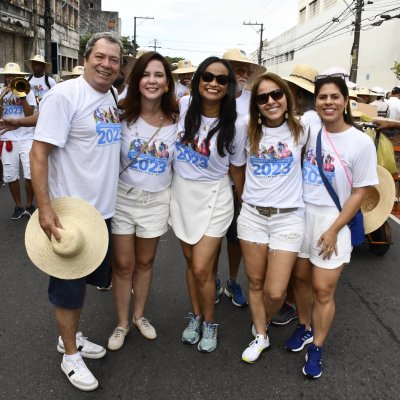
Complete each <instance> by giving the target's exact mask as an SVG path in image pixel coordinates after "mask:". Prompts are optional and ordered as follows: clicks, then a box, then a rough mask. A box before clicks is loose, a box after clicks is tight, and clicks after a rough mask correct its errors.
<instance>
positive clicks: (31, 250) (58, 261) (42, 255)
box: [25, 197, 108, 279]
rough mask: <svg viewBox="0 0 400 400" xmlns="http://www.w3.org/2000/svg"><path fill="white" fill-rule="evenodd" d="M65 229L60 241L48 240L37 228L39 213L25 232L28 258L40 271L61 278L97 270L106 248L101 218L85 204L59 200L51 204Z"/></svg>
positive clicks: (66, 198)
mask: <svg viewBox="0 0 400 400" xmlns="http://www.w3.org/2000/svg"><path fill="white" fill-rule="evenodd" d="M51 205H52V207H53V209H54V211H55V212H56V214H57V215H58V218H59V220H60V222H61V225H62V226H63V228H64V229H61V230H60V234H61V241H60V242H57V241H56V240H55V239H54V237H53V236H52V238H51V241H50V240H49V239H48V237H47V236H46V234H45V233H44V232H43V230H42V228H41V227H40V225H39V212H38V210H36V211H35V212H34V213H33V214H32V217H31V218H30V220H29V222H28V225H27V227H26V231H25V247H26V251H27V253H28V256H29V258H30V259H31V261H32V262H33V264H35V265H36V267H38V268H39V269H40V270H42V271H43V272H45V273H46V274H48V275H51V276H54V277H56V278H60V279H78V278H82V277H84V276H87V275H89V274H90V273H91V272H93V271H94V270H95V269H97V268H98V267H99V265H100V264H101V262H102V261H103V259H104V257H105V255H106V253H107V248H108V231H107V226H106V223H105V222H104V219H103V217H102V215H101V214H100V213H99V212H98V211H97V210H96V208H94V207H93V206H92V205H90V204H89V203H87V202H86V201H83V200H79V199H75V198H72V197H60V198H58V199H55V200H53V201H52V202H51Z"/></svg>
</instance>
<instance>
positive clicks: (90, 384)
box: [61, 357, 99, 392]
mask: <svg viewBox="0 0 400 400" xmlns="http://www.w3.org/2000/svg"><path fill="white" fill-rule="evenodd" d="M61 369H62V370H63V372H64V374H65V375H67V378H68V379H69V381H70V382H71V383H72V385H74V386H75V387H76V388H78V389H80V390H84V391H86V392H88V391H90V390H94V389H97V388H98V386H99V382H98V381H97V379H96V378H95V377H94V376H93V374H92V373H91V372H90V370H89V368H88V367H87V366H86V364H85V362H84V361H83V360H82V358H81V357H79V358H78V359H77V360H69V361H67V360H66V358H65V357H63V360H62V362H61Z"/></svg>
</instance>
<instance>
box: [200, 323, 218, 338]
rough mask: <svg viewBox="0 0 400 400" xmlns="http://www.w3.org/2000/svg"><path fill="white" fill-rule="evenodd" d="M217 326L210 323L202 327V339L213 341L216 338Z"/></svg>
mask: <svg viewBox="0 0 400 400" xmlns="http://www.w3.org/2000/svg"><path fill="white" fill-rule="evenodd" d="M217 327H218V324H212V323H211V322H210V323H208V324H207V325H203V339H215V338H216V336H217Z"/></svg>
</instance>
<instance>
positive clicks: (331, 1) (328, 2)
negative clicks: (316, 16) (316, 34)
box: [324, 0, 337, 10]
mask: <svg viewBox="0 0 400 400" xmlns="http://www.w3.org/2000/svg"><path fill="white" fill-rule="evenodd" d="M336 2H337V0H324V9H325V10H326V9H328V8H330V7H332V6H334V5H335V4H336Z"/></svg>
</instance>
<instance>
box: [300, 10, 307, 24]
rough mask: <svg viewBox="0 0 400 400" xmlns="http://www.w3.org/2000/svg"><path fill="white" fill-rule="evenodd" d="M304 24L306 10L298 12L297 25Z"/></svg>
mask: <svg viewBox="0 0 400 400" xmlns="http://www.w3.org/2000/svg"><path fill="white" fill-rule="evenodd" d="M304 22H306V8H305V7H304V8H302V9H301V10H300V12H299V24H304Z"/></svg>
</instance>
